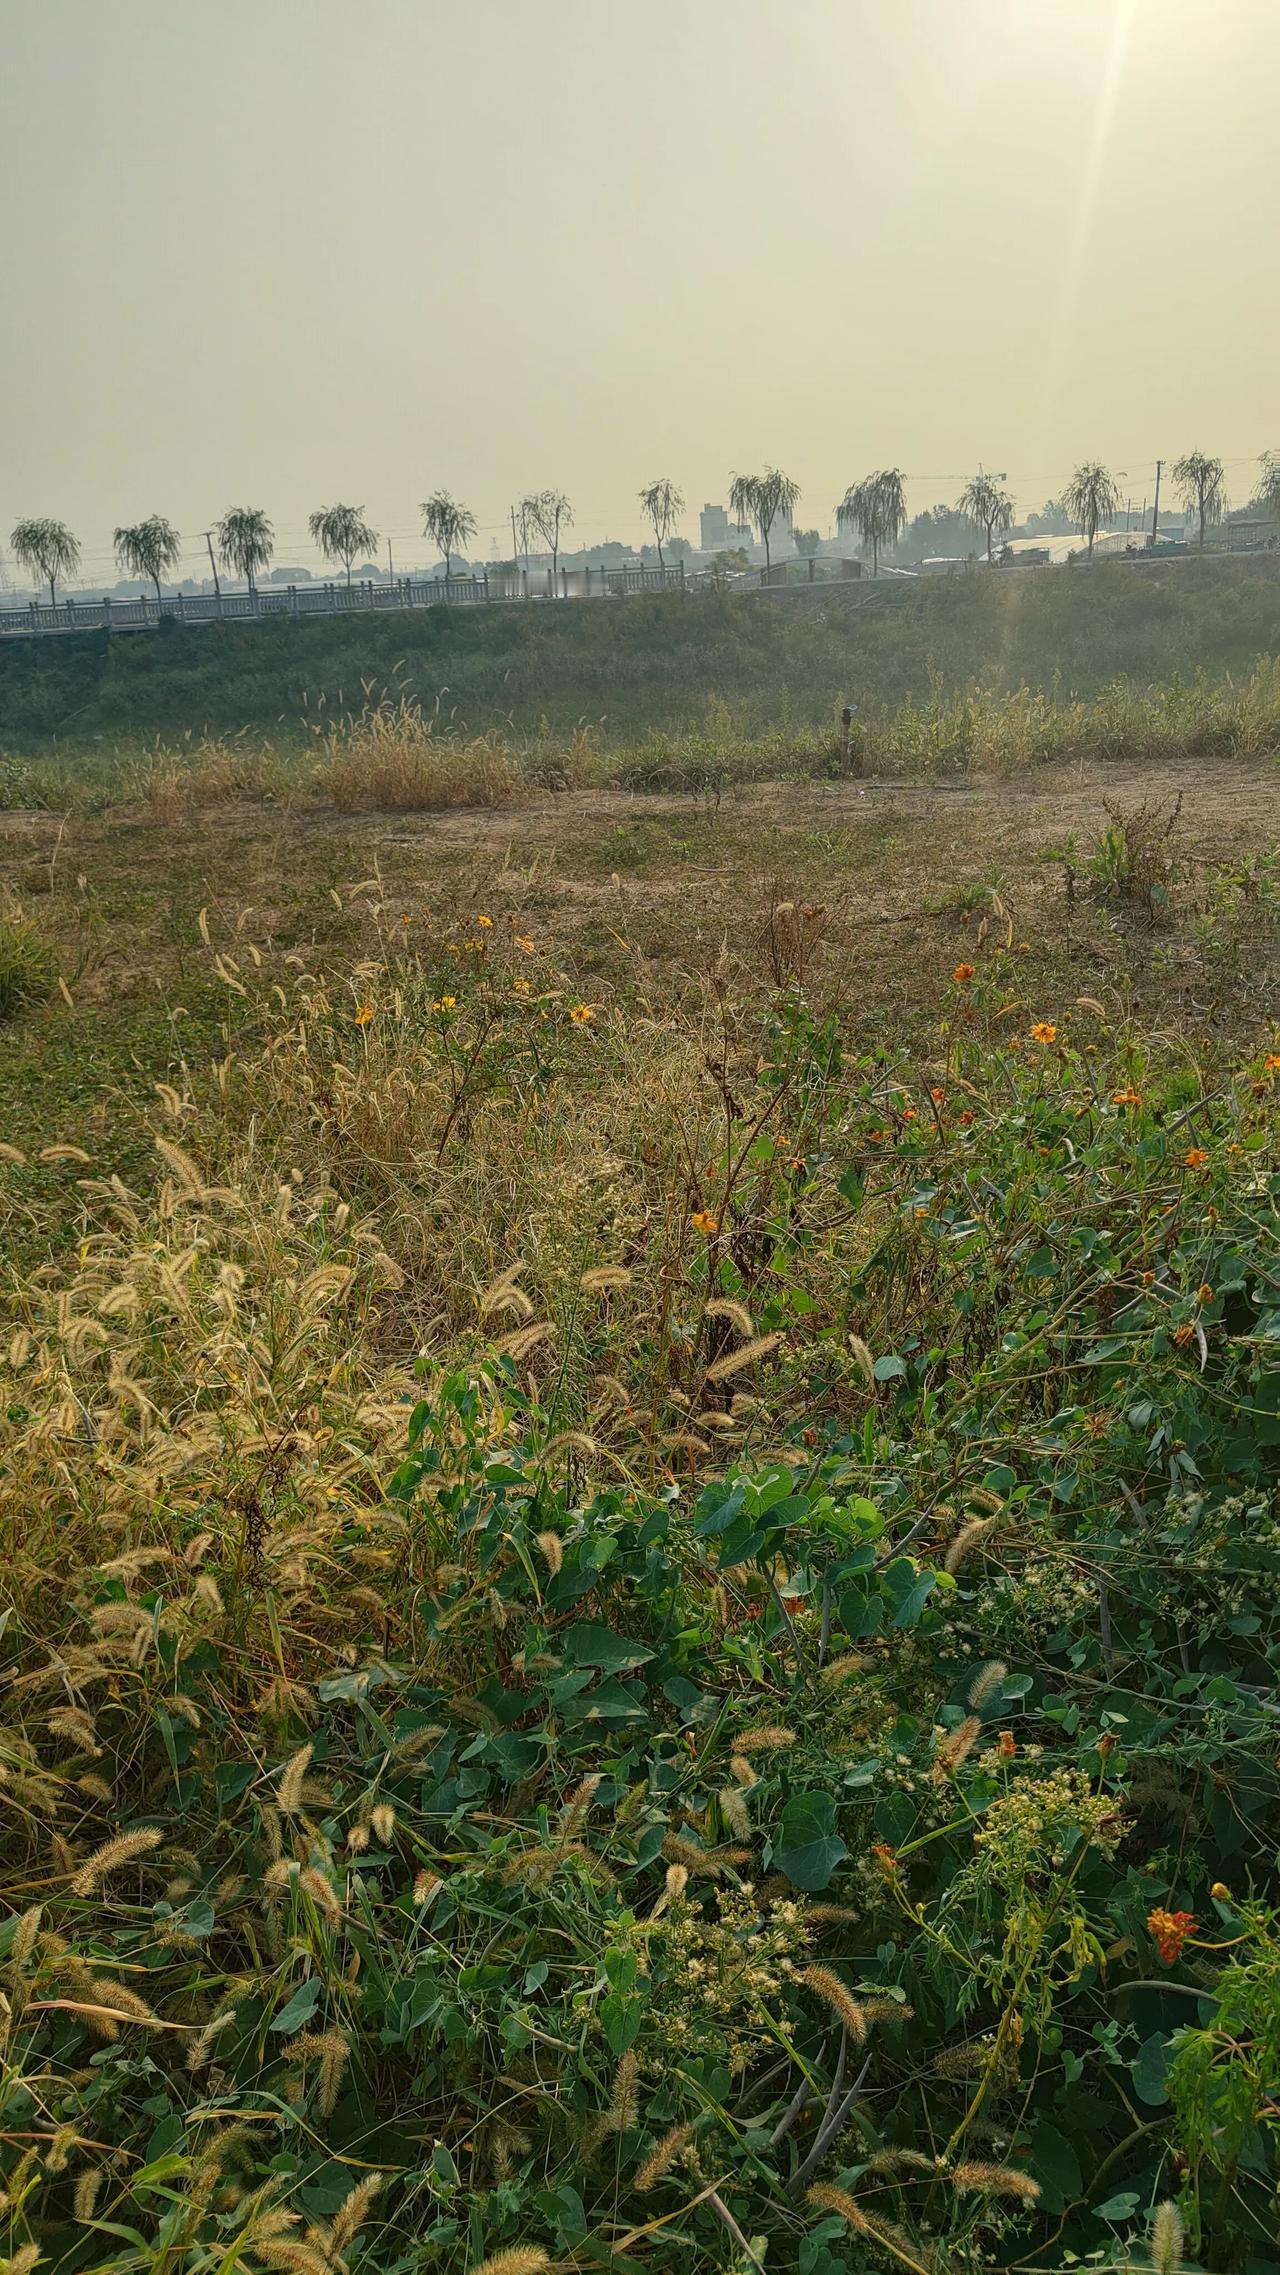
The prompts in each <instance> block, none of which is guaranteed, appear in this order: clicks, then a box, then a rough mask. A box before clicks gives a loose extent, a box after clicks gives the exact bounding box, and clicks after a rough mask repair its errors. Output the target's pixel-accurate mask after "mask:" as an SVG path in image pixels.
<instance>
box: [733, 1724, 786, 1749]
mask: <svg viewBox="0 0 1280 2275" xmlns="http://www.w3.org/2000/svg"><path fill="white" fill-rule="evenodd" d="M795 1742H796V1734H795V1731H794V1730H788V1729H787V1728H786V1726H785V1724H783V1723H781V1722H762V1723H761V1724H760V1726H759V1728H758V1729H755V1730H740V1731H739V1732H738V1735H737V1737H736V1738H735V1739H734V1741H733V1743H734V1749H735V1751H736V1752H737V1753H740V1754H769V1753H780V1752H781V1751H782V1749H783V1748H784V1747H786V1746H794V1744H795Z"/></svg>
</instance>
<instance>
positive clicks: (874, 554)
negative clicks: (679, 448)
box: [10, 450, 1280, 601]
mask: <svg viewBox="0 0 1280 2275" xmlns="http://www.w3.org/2000/svg"><path fill="white" fill-rule="evenodd" d="M1261 463H1262V476H1261V481H1260V483H1259V488H1258V500H1259V503H1260V504H1263V505H1265V506H1266V507H1268V508H1269V509H1270V510H1272V511H1275V512H1280V456H1278V455H1277V454H1275V453H1273V452H1268V453H1267V454H1266V455H1265V456H1264V458H1263V459H1262V462H1261ZM1172 472H1173V479H1174V482H1175V484H1176V485H1177V487H1178V490H1179V492H1180V494H1181V496H1182V498H1183V501H1184V503H1185V504H1186V506H1187V508H1188V510H1189V511H1190V512H1191V513H1193V514H1194V515H1195V516H1196V519H1197V521H1198V524H1199V535H1200V544H1201V546H1202V547H1203V545H1204V541H1205V532H1206V529H1207V528H1208V527H1209V525H1210V524H1211V523H1213V522H1216V521H1220V520H1221V519H1222V516H1223V514H1224V513H1225V511H1226V502H1227V501H1226V480H1225V469H1224V467H1223V463H1222V460H1221V459H1220V458H1211V457H1209V456H1208V455H1207V454H1206V453H1205V452H1204V451H1200V450H1192V451H1188V452H1187V454H1186V455H1185V457H1182V458H1179V459H1178V460H1177V461H1176V463H1175V464H1174V466H1173V469H1172ZM639 502H640V506H641V510H642V511H643V513H644V515H645V518H646V519H647V521H648V522H649V524H650V526H651V528H652V530H653V534H654V539H655V542H656V545H657V551H658V559H659V561H660V562H664V561H665V555H664V551H663V548H664V546H665V545H667V544H669V543H670V541H671V538H672V536H673V535H674V533H675V529H676V524H677V522H678V521H679V518H680V516H681V514H682V513H683V512H684V510H685V501H684V498H683V496H682V494H681V492H680V491H679V490H678V489H677V488H676V486H675V484H674V482H671V481H669V480H667V479H666V478H665V477H664V478H661V479H659V480H656V481H653V482H647V483H646V484H645V486H644V488H643V489H642V490H641V491H640V493H639ZM799 502H800V485H799V483H798V482H794V481H792V479H791V477H790V475H788V474H784V473H782V472H781V470H780V469H779V468H778V467H776V466H766V468H765V469H764V472H763V473H761V474H735V475H734V476H733V477H732V479H731V481H730V485H729V510H730V512H731V513H732V514H733V515H734V516H735V518H736V520H737V521H738V522H739V523H740V524H741V525H742V526H744V527H747V526H750V527H754V529H755V530H756V531H757V533H758V535H759V539H760V543H761V544H762V546H763V547H764V555H765V563H766V566H769V565H771V563H772V547H771V539H772V536H773V533H774V530H775V529H776V528H779V527H783V528H785V527H787V526H788V525H789V523H790V521H791V517H792V515H793V514H794V512H795V509H796V507H797V505H798V504H799ZM1061 503H1062V508H1063V511H1064V513H1065V514H1066V515H1067V516H1068V518H1069V519H1070V521H1071V522H1072V523H1073V524H1074V525H1075V527H1076V528H1077V529H1078V530H1079V531H1080V534H1081V536H1082V538H1083V539H1084V541H1085V544H1086V546H1087V548H1088V553H1089V557H1090V559H1092V557H1093V546H1094V539H1095V538H1096V537H1097V535H1098V532H1099V530H1100V529H1102V528H1103V527H1104V525H1105V524H1106V523H1107V522H1108V521H1110V520H1112V519H1113V518H1114V517H1115V515H1116V514H1117V513H1118V512H1119V509H1120V491H1119V489H1118V487H1117V484H1116V481H1115V477H1114V476H1113V475H1112V474H1111V473H1110V471H1109V470H1108V468H1107V467H1105V466H1103V465H1101V464H1100V463H1099V462H1098V461H1097V460H1095V459H1088V460H1086V461H1085V462H1084V463H1083V464H1082V465H1080V466H1077V468H1076V470H1075V473H1074V474H1073V475H1072V477H1071V480H1070V481H1069V482H1068V484H1067V486H1066V488H1065V490H1064V491H1063V493H1062V500H1061ZM956 511H957V512H958V513H960V514H962V515H963V516H964V518H965V520H966V521H969V522H971V523H972V524H973V527H974V528H975V529H976V530H979V531H980V532H981V533H982V535H983V537H984V539H985V541H986V549H987V559H988V560H989V561H990V560H991V559H992V557H993V548H994V545H995V541H996V539H997V537H1003V536H1004V534H1005V533H1006V531H1008V530H1009V529H1011V528H1012V526H1013V516H1014V501H1013V498H1012V495H1011V494H1010V492H1009V491H1008V490H1007V489H1005V488H1004V486H1003V483H1002V481H1001V478H1000V477H999V476H998V475H995V474H981V473H980V474H974V475H972V476H971V478H970V480H969V481H968V482H967V483H966V484H965V487H964V489H963V491H962V492H961V494H960V497H959V498H958V500H957V501H956ZM421 512H422V528H423V535H424V536H425V537H427V538H429V539H430V540H431V542H432V543H433V544H435V545H438V546H439V548H440V552H441V554H442V556H443V559H444V566H445V575H446V576H448V575H450V574H451V572H452V567H453V557H454V554H455V553H460V552H462V551H463V550H464V548H465V547H466V545H467V544H468V543H469V542H470V540H471V539H472V538H473V537H474V536H475V533H476V519H475V515H474V514H473V513H471V512H470V510H469V509H468V508H467V507H466V506H464V505H460V504H459V503H458V500H457V499H456V498H454V497H451V496H450V494H449V492H448V490H437V491H435V492H434V493H433V495H432V496H431V497H429V498H424V499H423V501H422V507H421ZM907 519H908V516H907V503H906V492H905V482H904V477H903V474H902V471H901V469H900V468H899V467H896V466H890V467H881V468H880V469H879V470H878V471H877V472H876V473H874V474H866V475H864V476H863V478H862V480H861V481H860V482H854V483H851V485H850V487H849V488H848V489H847V490H846V491H845V494H844V496H843V497H842V498H841V500H840V503H839V504H838V506H837V507H836V521H837V525H838V526H839V528H840V529H841V530H853V531H856V533H857V535H858V537H859V539H860V540H861V542H862V545H863V546H864V548H866V549H867V550H869V551H870V554H871V559H872V566H873V568H874V569H876V570H878V569H879V566H880V555H881V553H882V552H883V551H885V550H887V549H888V548H889V547H891V546H893V545H896V544H897V542H898V540H899V538H900V537H901V536H902V533H903V531H904V530H905V528H906V526H907ZM572 521H573V508H572V506H571V505H570V503H569V500H568V498H567V497H566V496H565V494H564V492H563V491H562V490H536V491H533V492H531V493H530V495H529V496H528V497H525V498H522V499H521V501H520V503H519V505H518V506H513V507H512V509H511V538H512V545H513V548H514V554H515V558H516V559H517V560H518V559H519V557H520V555H521V554H523V555H524V558H525V561H526V564H527V562H528V558H529V553H530V549H531V547H532V546H533V545H534V544H535V543H537V544H540V545H541V546H543V547H545V549H546V551H547V552H548V553H549V554H550V556H551V568H552V575H553V578H554V575H555V572H556V570H557V568H558V566H559V558H560V546H561V541H562V538H563V535H564V532H565V530H566V529H567V528H568V527H569V526H570V525H571V523H572ZM308 527H309V529H310V531H311V535H312V538H313V539H314V541H315V543H316V544H317V546H318V547H319V549H320V551H321V553H322V554H323V556H324V558H325V560H327V561H330V562H332V563H333V564H334V566H335V567H338V568H341V569H342V570H344V572H345V574H346V580H347V583H348V584H350V582H351V571H352V566H353V564H354V563H355V561H356V560H357V559H359V557H360V555H361V554H364V555H366V556H367V555H369V554H370V553H372V552H373V550H374V548H375V547H376V546H377V544H378V532H377V530H376V529H374V528H373V527H372V526H371V525H370V523H369V522H368V520H367V519H366V518H365V512H364V508H363V506H348V505H334V506H321V507H320V508H318V510H317V511H316V512H315V513H313V514H312V515H311V516H310V520H309V522H308ZM202 535H204V536H205V538H206V541H207V543H208V546H209V554H210V561H211V562H212V563H213V564H214V575H215V579H216V576H217V566H216V561H215V554H214V548H215V546H216V549H217V560H220V561H221V564H222V567H223V568H224V569H225V570H226V571H227V572H228V574H230V575H232V576H236V577H242V578H243V579H244V580H245V582H246V584H247V585H248V588H249V590H250V592H254V591H255V590H256V589H257V579H258V577H259V576H261V575H262V574H263V573H264V571H265V570H267V569H268V568H269V567H270V565H271V561H272V557H273V555H274V552H275V531H274V529H273V527H272V524H271V522H270V521H269V520H268V518H267V515H266V514H265V512H264V511H263V509H262V508H261V506H230V507H229V508H228V509H227V511H226V513H224V514H223V516H222V518H221V520H220V521H218V522H217V523H215V525H214V527H213V528H212V529H211V530H208V531H204V532H202ZM10 542H11V544H12V546H13V551H14V555H15V557H16V559H17V561H18V563H19V565H20V566H21V567H22V568H24V569H26V570H27V571H28V572H29V574H30V575H32V576H33V577H34V578H35V579H36V580H37V582H38V583H40V584H42V585H44V584H47V585H48V587H49V598H50V600H51V601H55V600H56V599H57V591H58V586H59V584H65V583H66V581H67V579H68V578H70V577H73V576H74V575H75V574H76V572H77V570H78V569H79V566H80V546H79V542H78V540H77V539H76V538H75V537H74V536H73V535H72V532H71V531H70V530H69V529H68V527H67V525H66V523H65V522H62V521H52V520H30V521H20V522H19V523H18V524H17V527H16V528H15V529H14V531H13V533H12V537H11V539H10ZM114 545H115V554H116V559H117V561H118V562H119V564H120V567H121V569H122V570H123V572H124V573H125V575H127V576H132V577H140V578H149V579H150V580H151V582H152V583H153V584H154V586H155V588H156V598H157V600H158V599H159V597H160V584H161V579H162V578H163V577H165V576H169V575H172V573H173V571H174V570H175V569H176V568H177V567H178V565H179V563H180V561H181V559H182V537H181V534H180V532H179V531H178V530H177V529H175V528H174V525H173V523H172V522H171V521H167V520H166V519H165V517H164V515H163V514H151V515H149V516H148V518H147V520H145V521H139V522H134V523H133V524H132V525H131V526H129V527H126V528H121V529H117V530H116V532H115V536H114Z"/></svg>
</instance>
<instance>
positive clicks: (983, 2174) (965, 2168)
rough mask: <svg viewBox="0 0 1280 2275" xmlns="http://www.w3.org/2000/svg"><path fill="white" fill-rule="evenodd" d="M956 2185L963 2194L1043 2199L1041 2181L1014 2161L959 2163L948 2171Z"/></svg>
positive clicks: (1028, 2201) (1021, 2201)
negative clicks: (1019, 2167) (1018, 2167)
mask: <svg viewBox="0 0 1280 2275" xmlns="http://www.w3.org/2000/svg"><path fill="white" fill-rule="evenodd" d="M947 2177H948V2179H949V2180H950V2182H951V2185H952V2187H953V2188H956V2189H958V2190H959V2191H960V2192H961V2194H970V2195H983V2196H1009V2197H1012V2198H1013V2200H1014V2201H1015V2202H1016V2203H1019V2204H1028V2205H1030V2204H1035V2203H1038V2202H1039V2199H1040V2183H1039V2181H1038V2180H1033V2179H1032V2177H1031V2175H1030V2173H1029V2172H1019V2171H1017V2170H1016V2168H1015V2167H1014V2166H1013V2165H1011V2164H956V2165H953V2166H952V2168H951V2171H950V2172H949V2174H948V2176H947Z"/></svg>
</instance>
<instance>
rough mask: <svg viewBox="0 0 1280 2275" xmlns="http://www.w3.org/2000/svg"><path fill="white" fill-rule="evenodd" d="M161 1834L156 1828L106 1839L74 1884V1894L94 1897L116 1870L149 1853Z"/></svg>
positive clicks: (72, 1886) (157, 1846)
mask: <svg viewBox="0 0 1280 2275" xmlns="http://www.w3.org/2000/svg"><path fill="white" fill-rule="evenodd" d="M160 1839H161V1836H160V1834H159V1833H158V1832H156V1831H155V1830H154V1829H153V1828H150V1827H149V1828H148V1829H147V1830H145V1831H143V1832H137V1833H121V1834H120V1836H119V1838H118V1839H116V1840H113V1841H105V1842H104V1843H103V1845H102V1847H101V1848H98V1849H95V1850H94V1852H93V1855H92V1856H90V1857H88V1858H86V1860H85V1862H84V1863H83V1864H82V1865H81V1867H80V1870H79V1871H78V1872H77V1874H76V1876H75V1878H74V1880H73V1881H72V1883H71V1893H72V1895H73V1896H91V1895H92V1894H93V1892H94V1890H95V1889H96V1888H98V1887H99V1886H100V1885H101V1883H102V1882H103V1881H104V1880H105V1879H107V1878H108V1877H109V1875H110V1874H111V1873H113V1872H120V1871H122V1870H123V1868H124V1866H125V1865H126V1864H135V1863H136V1862H137V1860H138V1859H139V1857H143V1856H150V1854H151V1852H152V1850H153V1849H157V1848H159V1846H160Z"/></svg>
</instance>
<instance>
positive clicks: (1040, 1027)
mask: <svg viewBox="0 0 1280 2275" xmlns="http://www.w3.org/2000/svg"><path fill="white" fill-rule="evenodd" d="M1031 1040H1032V1042H1033V1043H1056V1042H1057V1040H1058V1030H1057V1028H1056V1027H1055V1026H1054V1024H1053V1021H1052V1019H1037V1021H1036V1023H1035V1025H1034V1027H1033V1028H1032V1030H1031Z"/></svg>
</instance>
